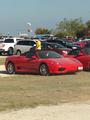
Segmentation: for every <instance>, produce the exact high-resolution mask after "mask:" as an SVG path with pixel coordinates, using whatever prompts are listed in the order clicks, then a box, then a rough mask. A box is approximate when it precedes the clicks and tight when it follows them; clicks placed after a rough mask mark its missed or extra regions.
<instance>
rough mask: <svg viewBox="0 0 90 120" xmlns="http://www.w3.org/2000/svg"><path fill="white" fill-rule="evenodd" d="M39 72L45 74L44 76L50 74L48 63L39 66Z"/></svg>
mask: <svg viewBox="0 0 90 120" xmlns="http://www.w3.org/2000/svg"><path fill="white" fill-rule="evenodd" d="M39 72H40V75H44V76H46V75H49V69H48V66H47V65H46V64H41V65H40V68H39Z"/></svg>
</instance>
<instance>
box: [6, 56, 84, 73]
mask: <svg viewBox="0 0 90 120" xmlns="http://www.w3.org/2000/svg"><path fill="white" fill-rule="evenodd" d="M8 62H12V63H13V64H14V66H15V71H16V72H25V73H39V67H40V64H42V63H45V64H46V65H47V66H48V69H49V73H50V74H65V73H71V72H77V71H78V68H79V67H83V65H82V64H81V63H80V62H79V61H78V60H76V59H74V58H64V57H62V58H48V59H41V58H39V57H38V56H36V59H32V58H28V57H26V56H16V55H13V56H9V57H7V58H6V61H5V67H6V70H7V64H8Z"/></svg>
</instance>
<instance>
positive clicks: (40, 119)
mask: <svg viewBox="0 0 90 120" xmlns="http://www.w3.org/2000/svg"><path fill="white" fill-rule="evenodd" d="M0 120H90V102H88V103H75V104H62V105H58V106H39V107H37V108H33V109H22V110H18V111H10V112H1V113H0Z"/></svg>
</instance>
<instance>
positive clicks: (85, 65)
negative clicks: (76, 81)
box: [65, 53, 90, 70]
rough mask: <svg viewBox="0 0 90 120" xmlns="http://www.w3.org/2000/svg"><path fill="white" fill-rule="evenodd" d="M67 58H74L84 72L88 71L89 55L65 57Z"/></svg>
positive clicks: (81, 54)
mask: <svg viewBox="0 0 90 120" xmlns="http://www.w3.org/2000/svg"><path fill="white" fill-rule="evenodd" d="M65 57H68V58H76V59H77V60H79V61H80V62H81V63H82V64H83V69H84V70H90V55H88V54H85V53H79V55H67V56H65Z"/></svg>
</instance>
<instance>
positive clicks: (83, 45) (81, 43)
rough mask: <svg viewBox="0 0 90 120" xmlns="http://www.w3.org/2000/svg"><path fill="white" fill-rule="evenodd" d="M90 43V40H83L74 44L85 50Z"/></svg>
mask: <svg viewBox="0 0 90 120" xmlns="http://www.w3.org/2000/svg"><path fill="white" fill-rule="evenodd" d="M89 43H90V40H82V41H77V42H74V45H78V46H80V47H81V48H84V47H85V46H88V44H89Z"/></svg>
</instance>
